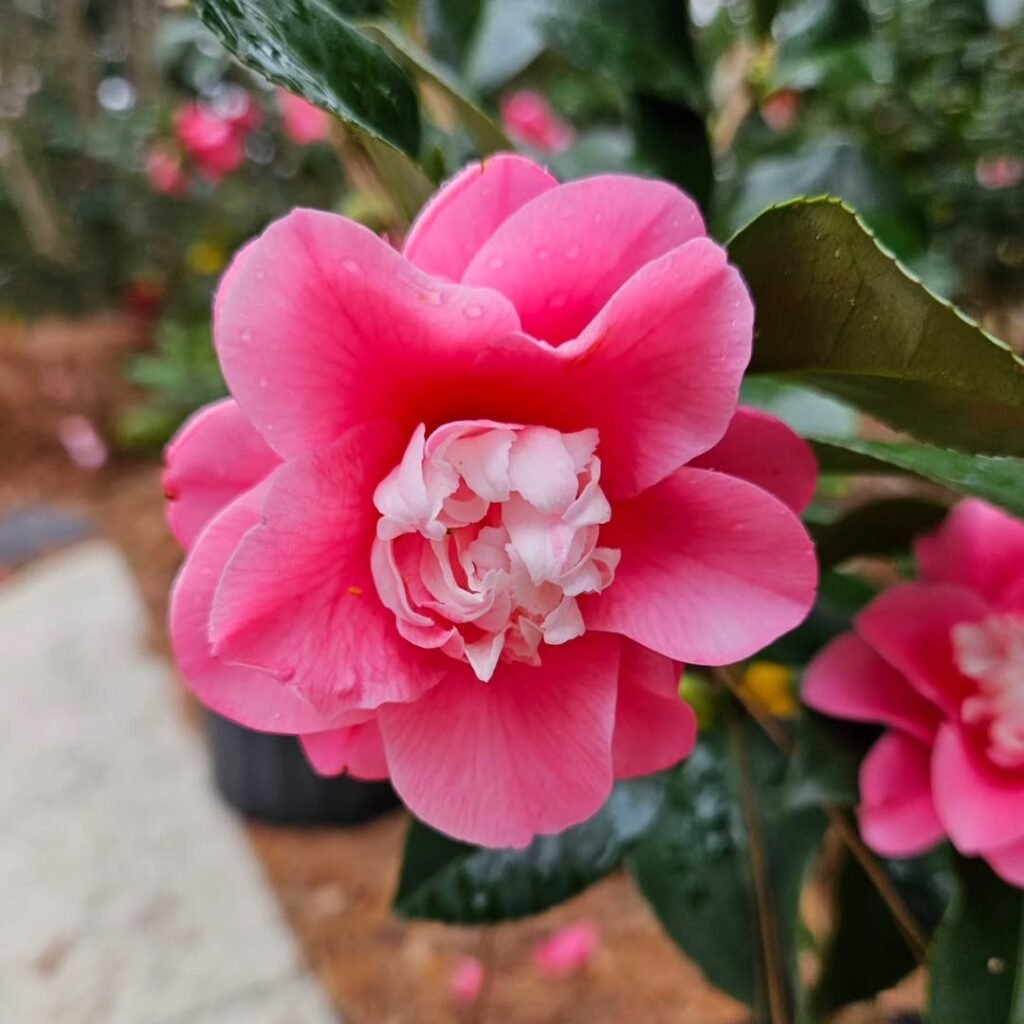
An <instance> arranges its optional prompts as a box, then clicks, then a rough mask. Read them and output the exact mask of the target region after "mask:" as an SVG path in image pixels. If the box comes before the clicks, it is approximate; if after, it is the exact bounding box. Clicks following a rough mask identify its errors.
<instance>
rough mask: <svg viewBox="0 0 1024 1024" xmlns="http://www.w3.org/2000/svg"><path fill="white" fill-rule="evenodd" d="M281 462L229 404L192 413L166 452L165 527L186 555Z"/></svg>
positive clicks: (239, 413)
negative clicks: (203, 533) (218, 517)
mask: <svg viewBox="0 0 1024 1024" xmlns="http://www.w3.org/2000/svg"><path fill="white" fill-rule="evenodd" d="M280 461H281V460H280V459H279V458H278V457H277V456H276V455H275V454H274V452H273V451H272V450H271V449H270V448H268V447H267V444H266V442H265V441H264V440H263V438H262V437H260V435H259V434H258V433H257V432H256V430H255V428H254V427H253V426H252V424H251V423H250V422H249V421H248V420H247V419H246V418H245V417H244V416H243V415H242V411H241V410H240V409H239V408H238V405H237V403H236V402H234V401H233V400H232V399H230V398H225V399H223V400H222V401H220V402H213V403H212V404H210V405H207V406H204V407H203V408H202V409H200V410H199V411H198V412H196V413H195V414H193V415H192V416H191V417H190V418H189V419H188V420H187V421H186V422H185V424H184V425H183V426H182V427H181V429H180V430H179V431H178V432H177V434H175V436H174V438H173V440H172V441H171V442H170V444H168V446H167V449H166V451H165V453H164V464H165V468H164V473H163V486H164V494H166V495H167V499H168V505H167V522H168V525H169V526H170V528H171V532H172V533H173V534H174V536H175V538H176V539H177V541H178V543H179V544H180V545H181V546H182V547H183V548H184V549H185V550H186V551H187V550H188V549H189V548H190V547H191V546H192V543H193V541H194V540H195V539H196V537H197V536H198V534H199V531H200V530H202V528H203V527H204V526H205V525H206V524H207V523H208V522H209V521H210V520H211V519H212V518H213V517H214V516H215V515H216V514H217V513H218V512H219V511H220V510H221V509H222V508H224V507H225V506H226V505H228V504H230V503H231V502H232V501H234V499H235V498H237V497H238V496H239V495H240V494H242V493H243V492H245V491H248V490H250V489H251V488H253V487H255V486H256V484H258V483H259V482H260V481H261V480H263V479H264V477H266V476H267V475H268V474H269V473H271V472H272V471H273V470H274V469H275V468H276V467H277V466H278V465H279V464H280Z"/></svg>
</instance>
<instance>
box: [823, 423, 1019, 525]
mask: <svg viewBox="0 0 1024 1024" xmlns="http://www.w3.org/2000/svg"><path fill="white" fill-rule="evenodd" d="M810 440H811V441H812V443H813V447H814V451H815V454H816V455H817V457H818V462H819V465H820V467H821V471H822V472H823V473H826V472H827V473H900V472H903V473H914V474H916V475H917V476H920V477H924V479H925V480H931V481H932V483H936V484H941V485H942V486H943V487H948V488H950V489H951V490H953V491H957V492H958V493H960V494H970V495H972V496H973V497H976V498H983V499H984V500H985V501H989V502H992V504H994V505H1000V506H1001V507H1002V508H1005V509H1006V510H1007V511H1008V512H1012V513H1013V514H1014V515H1017V516H1024V459H1015V458H994V457H991V456H985V455H966V454H964V453H963V452H954V451H948V450H946V449H943V448H935V447H933V446H931V445H923V444H907V443H900V442H890V441H864V440H861V439H860V438H855V437H843V438H838V437H828V438H810Z"/></svg>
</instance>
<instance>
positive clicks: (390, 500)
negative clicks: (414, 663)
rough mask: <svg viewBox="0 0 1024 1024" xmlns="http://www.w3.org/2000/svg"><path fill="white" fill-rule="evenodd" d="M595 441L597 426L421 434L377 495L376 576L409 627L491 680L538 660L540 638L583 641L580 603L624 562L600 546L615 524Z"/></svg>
mask: <svg viewBox="0 0 1024 1024" xmlns="http://www.w3.org/2000/svg"><path fill="white" fill-rule="evenodd" d="M597 443H598V434H597V431H596V430H581V431H578V432H577V433H574V434H563V433H560V432H559V431H557V430H552V429H551V428H549V427H523V426H515V425H509V424H504V423H493V422H490V421H479V420H477V421H468V422H458V423H449V424H446V425H445V426H443V427H439V428H438V429H437V430H435V431H434V432H433V433H432V434H431V435H430V437H427V436H426V430H425V428H424V427H423V426H422V425H421V426H419V427H418V428H417V429H416V431H415V432H414V434H413V436H412V440H411V441H410V442H409V446H408V448H407V449H406V451H405V454H404V456H403V457H402V461H401V462H400V463H399V464H398V465H397V466H396V467H395V468H394V469H393V470H392V471H391V472H390V473H389V474H388V475H387V476H386V477H385V478H384V480H382V481H381V483H380V485H379V486H378V487H377V490H376V492H375V493H374V497H373V501H374V505H375V506H376V508H377V510H378V511H379V512H380V514H381V518H380V520H379V521H378V523H377V539H376V540H375V542H374V548H373V556H372V569H373V577H374V581H375V582H376V585H377V592H378V593H379V595H380V598H381V600H382V601H383V602H384V604H385V605H386V606H387V607H388V608H389V609H391V611H392V612H394V614H395V618H396V621H397V623H398V629H399V632H401V634H402V635H403V636H404V637H405V638H406V639H407V640H410V641H411V642H413V643H415V644H418V645H419V646H421V647H428V648H440V649H441V650H443V651H444V652H445V653H446V654H448V655H450V656H451V657H453V658H458V659H462V660H465V661H467V662H468V663H469V664H470V666H471V667H472V669H473V671H474V672H475V673H476V675H477V677H478V678H479V679H481V680H483V681H484V682H486V681H488V680H489V679H490V678H491V676H492V675H493V674H494V670H495V668H496V666H497V664H498V662H499V661H500V660H502V659H505V660H509V661H524V662H527V663H528V664H531V665H539V664H540V646H541V644H542V643H545V644H564V643H567V642H568V641H569V640H572V639H574V638H575V637H578V636H581V635H582V634H583V632H584V630H585V626H584V622H583V616H582V615H581V614H580V610H579V607H578V605H577V601H576V599H577V598H578V597H579V596H580V595H581V594H596V593H600V592H601V591H602V590H604V589H605V587H607V586H609V584H611V582H612V580H613V579H614V577H615V569H616V566H617V565H618V563H619V551H618V550H615V549H612V548H605V547H598V546H597V540H598V533H599V531H600V527H601V525H602V524H603V523H607V522H608V520H609V519H610V518H611V506H610V505H609V504H608V499H607V498H606V497H605V495H604V492H603V491H602V490H601V486H600V479H601V460H600V459H599V458H598V457H597V456H596V455H595V454H594V452H595V450H596V448H597Z"/></svg>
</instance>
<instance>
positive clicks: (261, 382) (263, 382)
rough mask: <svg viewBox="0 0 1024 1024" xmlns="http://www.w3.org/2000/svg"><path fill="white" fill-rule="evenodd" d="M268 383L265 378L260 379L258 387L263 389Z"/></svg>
mask: <svg viewBox="0 0 1024 1024" xmlns="http://www.w3.org/2000/svg"><path fill="white" fill-rule="evenodd" d="M269 383H270V381H269V380H267V378H266V377H260V387H261V388H265V387H266V386H267V385H268V384H269Z"/></svg>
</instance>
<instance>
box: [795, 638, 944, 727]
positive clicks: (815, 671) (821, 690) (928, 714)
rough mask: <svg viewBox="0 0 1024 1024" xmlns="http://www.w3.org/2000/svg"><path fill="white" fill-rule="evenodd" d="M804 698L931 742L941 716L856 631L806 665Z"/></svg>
mask: <svg viewBox="0 0 1024 1024" xmlns="http://www.w3.org/2000/svg"><path fill="white" fill-rule="evenodd" d="M801 697H802V699H803V702H804V703H805V704H806V705H807V706H808V707H811V708H814V710H815V711H820V712H822V714H826V715H832V716H833V717H834V718H849V719H852V720H853V721H855V722H879V723H881V724H882V725H891V726H893V727H894V728H896V729H900V730H902V731H903V732H906V733H909V734H910V735H911V736H914V737H916V738H917V739H919V740H921V741H922V742H925V743H930V742H931V740H932V738H933V737H934V736H935V731H936V729H938V727H939V723H940V721H941V717H940V715H939V712H938V709H937V708H936V707H935V705H934V704H932V703H931V701H927V700H925V699H924V697H922V696H921V695H920V694H919V693H918V692H917V690H915V689H914V688H913V687H912V686H911V685H910V683H908V682H907V681H906V679H904V678H903V676H901V675H900V674H899V672H897V671H896V669H894V668H893V667H892V666H891V665H890V664H889V663H888V662H887V661H885V660H884V659H883V658H882V657H881V656H880V655H878V654H876V653H875V652H874V651H873V650H872V649H871V648H870V647H869V646H868V645H867V644H866V643H865V642H864V641H863V640H862V639H861V638H860V637H859V636H857V635H856V634H855V633H847V634H845V635H844V636H840V637H837V638H836V639H835V640H833V641H832V642H831V643H830V644H829V645H828V646H827V647H825V648H824V650H822V651H821V652H820V653H819V654H818V655H817V656H816V657H815V659H814V660H813V661H812V662H811V663H810V664H809V665H808V666H807V671H806V673H805V674H804V684H803V690H802V691H801Z"/></svg>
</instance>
